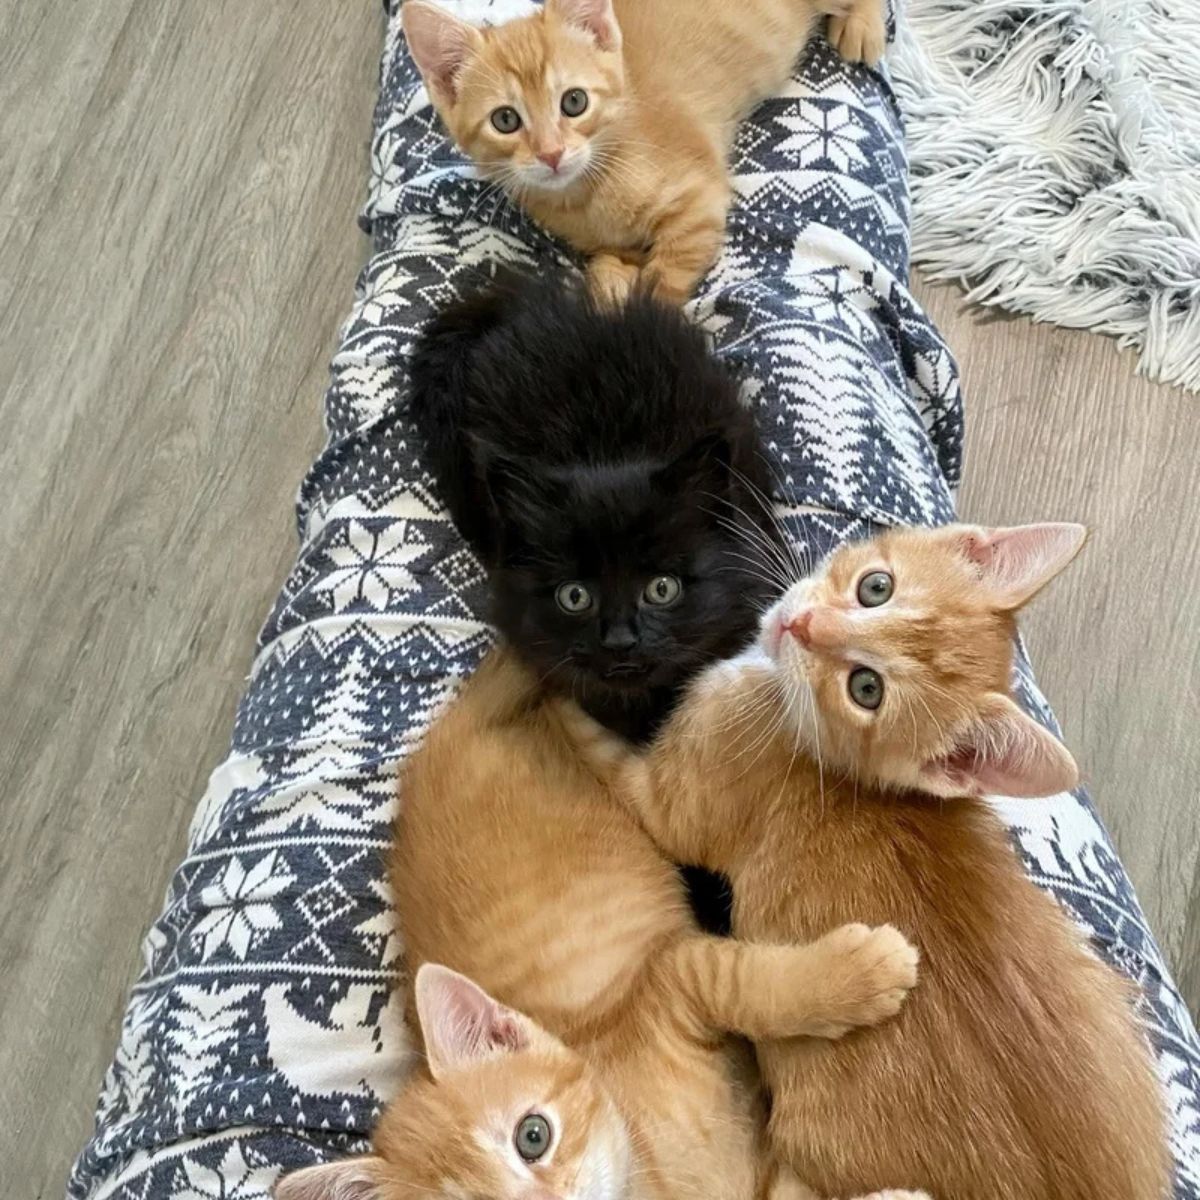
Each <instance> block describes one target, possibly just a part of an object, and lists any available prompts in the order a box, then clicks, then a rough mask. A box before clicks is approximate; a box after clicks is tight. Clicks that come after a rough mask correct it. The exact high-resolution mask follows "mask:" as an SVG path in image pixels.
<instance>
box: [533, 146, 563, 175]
mask: <svg viewBox="0 0 1200 1200" xmlns="http://www.w3.org/2000/svg"><path fill="white" fill-rule="evenodd" d="M562 156H563V148H562V147H561V146H559V148H558V149H557V150H551V151H549V153H546V154H539V155H538V161H539V162H544V163H545V164H546V166H548V167H549V168H550V170H552V171H557V170H558V164H559V163H560V162H562Z"/></svg>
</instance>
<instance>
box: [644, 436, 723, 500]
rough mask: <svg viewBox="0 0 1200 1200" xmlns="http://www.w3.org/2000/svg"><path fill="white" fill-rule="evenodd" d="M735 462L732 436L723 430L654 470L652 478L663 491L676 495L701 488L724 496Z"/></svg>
mask: <svg viewBox="0 0 1200 1200" xmlns="http://www.w3.org/2000/svg"><path fill="white" fill-rule="evenodd" d="M732 463H733V448H732V447H731V446H730V444H729V439H728V438H727V437H726V436H725V435H724V434H723V433H709V434H705V436H704V437H702V438H700V439H699V440H698V441H695V442H693V443H692V444H691V445H690V446H689V447H688V448H687V449H686V450H685V451H684V452H683V453H682V454H681V455H679V457H678V458H676V459H675V460H674V461H673V462H669V463H667V465H666V466H665V467H660V468H659V469H658V470H657V471H655V472H654V474H653V476H652V477H651V482H652V483H653V484H654V486H655V487H656V488H658V489H660V490H661V491H664V492H669V493H672V494H676V495H677V494H679V493H681V492H692V491H699V492H710V493H713V494H715V495H718V496H724V495H725V494H726V492H728V490H729V479H730V474H731V471H732Z"/></svg>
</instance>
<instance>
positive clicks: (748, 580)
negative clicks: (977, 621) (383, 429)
mask: <svg viewBox="0 0 1200 1200" xmlns="http://www.w3.org/2000/svg"><path fill="white" fill-rule="evenodd" d="M412 414H413V418H414V420H415V422H416V424H417V427H418V429H419V430H420V432H421V434H422V436H423V438H424V440H425V442H426V445H427V449H428V452H429V462H430V464H431V467H432V469H433V472H434V474H435V476H436V477H437V481H438V485H439V487H440V489H441V493H442V496H443V497H444V498H445V501H446V503H447V505H448V507H449V509H450V512H451V515H452V516H453V518H454V520H455V522H456V524H457V525H458V527H459V529H460V530H461V531H462V533H463V535H464V536H465V537H466V538H467V540H468V541H469V542H470V543H471V544H472V546H473V547H474V548H475V550H476V551H477V553H478V554H479V555H480V557H481V558H482V559H483V561H484V563H485V564H486V565H487V567H488V569H489V572H490V574H491V587H492V605H493V617H494V620H495V622H496V624H497V626H498V627H499V628H500V630H501V632H502V633H503V634H504V636H505V637H506V638H507V640H508V641H509V642H510V643H511V644H512V645H513V646H514V647H516V648H517V650H518V651H519V652H521V653H522V654H523V655H524V656H525V658H526V659H527V660H528V661H529V662H530V663H531V664H532V665H533V666H534V667H535V668H536V669H537V670H539V671H542V672H543V673H544V675H545V678H546V680H547V682H549V683H551V684H552V685H553V686H555V687H557V688H559V689H561V690H562V691H563V692H565V693H570V694H573V695H575V696H576V698H577V699H578V700H579V701H580V702H581V704H582V705H583V706H584V708H585V709H587V711H588V712H590V713H591V714H592V715H593V716H594V717H596V718H597V719H598V720H600V721H602V722H603V723H605V724H606V725H608V726H609V727H610V728H612V729H615V730H617V731H618V732H620V733H623V734H625V735H626V736H628V737H633V738H636V739H638V740H641V739H644V738H646V737H648V736H650V734H651V733H652V732H653V730H654V728H655V727H656V726H657V724H658V723H659V721H661V719H662V718H663V716H665V714H666V713H667V712H668V711H669V709H670V706H671V704H672V702H673V701H674V699H675V697H676V695H677V694H678V691H679V689H680V687H681V686H682V685H683V684H684V683H685V682H686V681H687V680H688V678H689V677H690V676H691V675H693V674H694V673H695V672H696V671H697V670H698V669H699V668H700V667H702V666H703V665H705V664H706V663H708V662H710V661H712V660H713V659H715V658H719V657H724V656H727V655H729V654H732V653H735V652H736V651H737V650H739V649H740V648H741V647H742V646H743V645H745V643H746V642H747V641H748V640H749V638H750V637H751V636H752V634H753V632H754V630H755V627H756V623H757V618H758V614H759V612H760V611H761V609H762V607H763V606H764V604H765V602H766V601H767V600H768V599H769V597H770V595H771V592H772V590H773V589H772V588H771V586H770V585H769V584H768V583H766V581H765V578H764V577H765V576H768V575H769V574H770V567H768V566H765V565H764V560H765V558H766V555H764V554H761V553H756V550H755V548H754V543H755V542H756V541H761V540H762V539H763V538H767V539H770V540H771V541H774V540H775V539H776V538H777V533H776V531H775V527H774V524H773V522H772V521H771V520H770V519H769V518H768V517H767V515H766V513H765V511H764V509H763V506H762V503H761V502H760V500H759V499H758V497H757V496H756V495H754V492H755V491H756V490H757V491H758V492H759V494H761V495H767V494H769V492H770V491H771V487H770V483H771V481H770V478H769V474H768V471H767V468H766V465H765V463H766V460H765V458H764V456H763V454H762V451H761V448H760V443H759V438H758V433H757V431H756V429H755V425H754V419H753V417H752V415H751V414H750V413H749V412H748V411H747V410H746V408H745V407H744V406H743V405H742V404H741V403H740V401H739V399H738V389H737V385H736V383H735V381H734V380H733V379H732V378H731V377H730V375H729V374H728V373H727V372H726V370H725V369H724V368H723V367H722V366H721V365H720V364H719V363H717V362H716V361H715V360H714V359H713V358H712V356H711V355H710V354H709V353H708V351H707V349H706V346H705V344H704V339H703V336H702V334H701V333H700V332H699V331H698V330H696V329H695V328H694V327H693V326H691V325H690V324H689V323H688V322H687V321H686V320H685V319H684V318H683V317H682V315H681V314H680V313H678V312H677V311H676V310H675V309H672V308H667V307H665V306H663V305H661V304H659V303H657V302H655V301H653V300H651V299H649V298H648V297H644V296H637V297H635V298H634V299H632V300H631V301H630V302H629V303H628V304H627V305H626V306H624V307H622V308H621V309H620V310H618V311H605V310H598V309H597V308H596V306H595V305H594V304H593V303H592V302H591V301H590V300H589V299H588V298H587V297H586V296H585V295H584V294H583V293H582V292H581V291H580V290H579V289H577V288H575V287H573V286H570V285H567V284H565V283H563V282H562V281H555V280H533V279H524V278H522V277H519V276H513V275H508V276H504V277H502V278H501V279H499V280H497V281H496V282H494V283H492V284H490V285H489V286H487V287H485V288H484V289H483V290H481V291H479V292H477V293H476V294H475V295H473V296H470V297H468V298H467V299H465V300H463V301H461V302H459V303H456V304H454V305H452V306H451V307H449V308H447V309H446V310H445V311H444V312H443V313H441V314H440V315H439V316H438V317H437V318H436V319H435V320H434V321H433V322H432V324H431V325H430V326H429V328H428V330H427V331H426V332H425V334H424V336H423V337H422V339H421V340H420V342H419V343H418V345H417V347H416V349H415V352H414V356H413V361H412ZM730 522H735V523H737V524H738V526H739V528H741V529H742V530H744V532H743V533H742V534H741V535H740V536H739V535H738V534H735V533H733V532H731V531H730V530H729V528H728V527H727V526H728V524H729V523H730ZM756 558H757V559H758V560H759V562H758V563H757V564H754V563H750V562H747V561H746V560H747V559H756ZM664 574H667V575H674V576H676V577H677V578H678V579H679V580H680V581H681V582H682V584H683V592H682V595H681V596H680V598H679V600H678V601H677V602H676V603H675V604H674V605H673V606H671V607H669V608H661V607H659V608H656V607H653V606H651V605H649V604H647V603H645V601H644V600H643V599H642V593H643V590H644V589H645V588H646V586H647V584H648V583H649V582H650V581H651V580H652V579H653V578H654V577H656V576H659V575H664ZM567 581H579V582H581V583H583V584H584V585H585V586H586V588H587V589H588V591H589V592H590V593H591V595H592V597H593V606H592V608H591V610H589V612H587V613H586V614H585V615H582V616H573V615H568V614H567V613H565V612H563V611H561V609H560V608H559V606H558V603H557V601H556V599H555V594H556V591H557V589H558V587H559V585H560V584H562V583H564V582H567Z"/></svg>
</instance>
